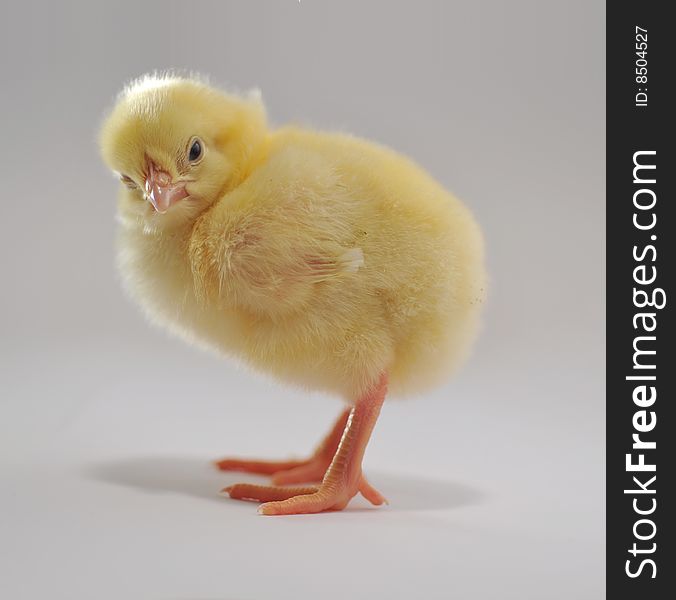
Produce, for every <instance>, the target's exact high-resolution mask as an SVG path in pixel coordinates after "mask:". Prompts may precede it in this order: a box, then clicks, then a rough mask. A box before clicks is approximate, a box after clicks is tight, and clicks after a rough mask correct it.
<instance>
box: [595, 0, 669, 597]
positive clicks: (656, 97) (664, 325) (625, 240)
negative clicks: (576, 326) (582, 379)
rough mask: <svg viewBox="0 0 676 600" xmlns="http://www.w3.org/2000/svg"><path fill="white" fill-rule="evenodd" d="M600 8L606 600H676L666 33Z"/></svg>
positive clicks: (665, 26) (649, 19) (652, 6)
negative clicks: (603, 32)
mask: <svg viewBox="0 0 676 600" xmlns="http://www.w3.org/2000/svg"><path fill="white" fill-rule="evenodd" d="M668 8H669V4H668V3H664V2H624V1H621V2H609V3H607V11H608V18H607V58H606V60H607V109H608V113H607V205H606V206H607V219H608V220H607V224H608V227H607V275H608V279H607V489H606V493H607V499H606V502H607V566H606V574H607V590H608V593H607V597H608V598H613V599H615V598H632V599H639V598H640V599H641V600H650V599H653V598H674V597H676V585H675V584H676V575H675V573H676V552H674V546H675V544H676V535H675V532H674V517H673V513H674V512H676V500H675V492H674V490H676V468H675V464H676V460H675V459H676V421H675V420H674V412H675V411H674V406H675V405H676V397H675V394H674V387H675V386H674V381H675V380H676V352H674V350H673V344H674V342H676V336H675V332H674V318H673V310H672V304H675V303H676V290H675V289H674V285H673V281H674V272H675V271H676V247H675V246H676V243H675V239H676V223H675V222H674V221H673V219H672V213H673V211H672V204H673V203H674V202H676V194H675V193H674V178H675V177H676V174H675V171H676V156H675V153H674V144H675V143H676V139H675V138H674V122H676V119H675V118H674V108H675V106H676V100H675V99H674V97H673V95H672V92H671V89H673V87H674V86H673V84H674V82H676V73H675V69H674V67H673V59H674V58H675V54H676V53H675V52H674V46H673V44H674V40H675V39H676V36H675V35H674V30H673V24H672V23H671V20H670V19H669V18H668V16H667V11H668Z"/></svg>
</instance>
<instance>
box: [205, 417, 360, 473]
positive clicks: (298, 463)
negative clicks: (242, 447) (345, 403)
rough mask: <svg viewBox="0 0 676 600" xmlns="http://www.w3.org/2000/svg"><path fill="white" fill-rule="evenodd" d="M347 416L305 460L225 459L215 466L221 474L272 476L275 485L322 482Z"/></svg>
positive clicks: (339, 419)
mask: <svg viewBox="0 0 676 600" xmlns="http://www.w3.org/2000/svg"><path fill="white" fill-rule="evenodd" d="M349 416H350V409H346V410H345V411H343V413H342V414H341V415H340V417H338V420H337V421H336V422H335V424H334V426H333V428H332V429H331V431H330V432H329V434H328V435H327V436H326V437H325V438H324V440H322V443H321V444H320V445H319V446H318V447H317V449H316V450H315V452H314V453H313V455H312V456H311V457H310V458H309V459H307V460H286V461H274V460H247V459H236V458H226V459H224V460H220V461H218V462H217V463H216V466H217V467H218V468H219V469H220V470H221V471H243V472H245V473H256V474H258V475H272V476H273V477H272V482H273V483H275V484H277V485H282V484H287V483H303V482H308V481H321V480H322V477H324V474H325V473H326V470H327V469H328V468H329V465H330V464H331V459H332V458H333V455H334V454H335V453H336V449H337V448H338V444H339V443H340V438H341V436H342V434H343V430H344V429H345V424H346V423H347V419H348V417H349Z"/></svg>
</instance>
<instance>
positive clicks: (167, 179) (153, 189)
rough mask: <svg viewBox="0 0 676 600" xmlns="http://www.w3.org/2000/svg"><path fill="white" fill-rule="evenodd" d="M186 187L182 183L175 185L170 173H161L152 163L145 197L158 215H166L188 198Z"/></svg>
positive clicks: (149, 167)
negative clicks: (176, 204) (171, 208)
mask: <svg viewBox="0 0 676 600" xmlns="http://www.w3.org/2000/svg"><path fill="white" fill-rule="evenodd" d="M185 185H186V184H185V183H184V182H180V181H179V182H177V183H173V182H172V179H171V175H169V173H166V172H165V171H160V170H159V169H158V168H157V167H156V166H155V165H154V164H153V163H152V162H151V163H149V164H148V177H147V178H146V182H145V195H146V198H147V199H148V200H149V201H150V203H151V204H152V205H153V207H154V208H155V210H156V211H157V212H158V213H162V214H164V213H165V212H167V211H168V210H169V208H170V207H171V206H173V205H174V204H175V203H176V202H178V201H179V200H182V199H183V198H185V197H186V196H188V191H187V190H186V189H185Z"/></svg>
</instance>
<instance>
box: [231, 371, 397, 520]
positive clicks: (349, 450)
mask: <svg viewBox="0 0 676 600" xmlns="http://www.w3.org/2000/svg"><path fill="white" fill-rule="evenodd" d="M386 391H387V377H386V376H385V375H383V376H382V377H381V378H380V380H379V381H378V383H377V384H376V385H375V386H374V387H373V388H371V389H370V390H368V391H367V392H366V393H365V394H364V395H363V396H362V397H360V398H359V399H358V400H357V401H356V403H355V405H354V407H353V408H352V409H351V410H349V411H345V413H343V415H341V418H340V419H338V422H337V423H336V425H335V426H334V428H333V430H332V432H331V433H330V434H329V435H328V436H327V438H326V439H325V440H324V442H323V443H322V445H321V446H320V447H319V448H318V449H317V451H316V452H315V454H314V455H313V457H312V458H311V459H309V460H307V461H290V462H268V461H242V460H231V459H228V460H224V461H221V462H219V463H218V466H219V468H221V469H223V470H238V471H247V472H250V473H259V474H266V475H270V474H272V475H273V481H274V483H277V484H282V483H300V482H305V481H312V480H315V479H320V478H321V476H320V473H323V472H324V471H326V473H325V474H324V477H323V479H322V481H321V483H320V484H319V485H318V486H307V487H282V486H281V485H271V486H265V485H252V484H247V483H238V484H235V485H232V486H229V487H227V488H225V489H224V490H223V491H224V492H226V493H228V494H229V495H230V497H231V498H236V499H242V500H256V501H258V502H263V504H261V506H260V507H259V508H258V512H260V513H261V514H264V515H293V514H301V513H318V512H322V511H325V510H342V509H343V508H345V507H346V506H347V504H348V502H349V501H350V500H351V499H352V498H353V497H354V496H355V495H356V494H357V493H358V492H359V493H361V494H362V496H364V497H365V498H366V499H367V500H368V501H369V502H371V503H372V504H375V505H377V506H378V505H381V504H383V503H385V502H386V500H385V498H384V497H383V496H382V494H380V492H378V490H376V489H375V488H374V487H373V486H372V485H371V484H370V483H369V482H368V481H367V480H366V478H365V477H364V476H363V475H362V472H361V463H362V459H363V457H364V452H365V450H366V445H367V443H368V441H369V438H370V437H371V432H372V431H373V427H374V426H375V423H376V420H377V419H378V415H379V414H380V408H381V406H382V404H383V401H384V399H385V393H386ZM329 456H330V457H332V459H331V460H330V465H329V467H328V469H326V466H325V465H326V464H327V459H328V457H329Z"/></svg>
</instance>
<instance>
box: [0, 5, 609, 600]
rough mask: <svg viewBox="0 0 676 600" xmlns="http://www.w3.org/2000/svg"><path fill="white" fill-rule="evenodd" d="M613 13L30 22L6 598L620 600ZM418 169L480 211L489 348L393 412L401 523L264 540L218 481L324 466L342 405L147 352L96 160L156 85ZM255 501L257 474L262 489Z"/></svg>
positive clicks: (13, 124) (12, 279) (0, 240)
mask: <svg viewBox="0 0 676 600" xmlns="http://www.w3.org/2000/svg"><path fill="white" fill-rule="evenodd" d="M604 18H605V14H604V3H603V2H583V1H581V0H580V1H572V2H571V1H569V2H542V1H536V0H532V1H524V0H516V1H513V2H499V1H497V0H495V1H491V2H485V1H484V2H476V1H462V2H386V1H382V2H357V1H350V2H346V1H341V2H315V1H311V0H303V1H302V2H301V3H299V2H297V1H295V0H284V1H282V0H280V1H275V2H272V1H270V2H245V1H241V2H213V3H211V2H196V3H191V2H186V1H184V0H182V1H179V2H157V3H155V2H138V3H137V2H134V3H131V2H130V3H124V2H109V3H105V4H103V3H98V2H88V3H85V2H81V3H59V2H44V3H39V4H36V3H30V2H26V3H21V4H18V3H15V4H13V5H12V7H11V8H5V16H4V17H3V19H2V22H1V23H0V29H1V30H2V31H1V32H0V33H1V35H0V44H1V46H2V49H1V52H0V64H1V66H2V80H3V82H2V94H1V96H0V115H1V118H2V125H1V127H2V130H1V133H2V138H1V139H2V140H3V143H2V144H0V164H1V165H2V178H1V179H2V186H3V194H2V196H3V201H2V218H1V220H0V230H1V235H0V265H1V274H2V294H1V295H0V336H1V338H0V353H1V360H2V363H1V364H2V369H1V372H0V396H1V400H0V469H1V473H0V475H1V478H2V484H1V486H0V515H1V517H0V518H1V520H2V535H0V595H2V596H3V597H7V598H13V599H14V600H21V599H24V598H26V599H28V598H31V599H32V598H41V597H49V598H54V599H60V598H63V599H74V598H93V597H95V598H97V599H100V600H107V599H108V598H110V599H119V598H130V599H133V598H166V599H178V598H182V599H192V600H216V599H221V600H224V599H234V598H236V599H259V598H260V599H265V598H270V597H271V596H272V594H275V595H276V597H278V598H309V597H311V596H313V595H319V597H321V598H326V599H332V598H343V597H346V596H349V597H354V598H366V597H370V598H410V597H424V598H449V597H455V598H462V599H463V600H471V599H475V598H477V599H478V598H501V599H502V600H507V599H511V598H514V599H519V600H523V599H529V598H534V599H538V600H545V599H550V598H551V599H554V598H557V599H558V598H561V599H563V598H566V599H568V598H576V599H591V598H601V597H602V596H603V595H604V583H603V579H604V574H603V569H604V540H603V535H604V513H603V488H604V470H603V448H604V436H605V433H604V424H603V418H604V384H603V368H604V354H603V340H604V333H603V325H602V322H603V318H604V314H603V297H602V296H603V285H604V283H603V267H604V257H603V256H602V248H603V245H604V224H603V221H604V168H605V164H604V160H605V158H604V133H605V131H604V128H605V112H604V110H605V108H604V101H605V98H604V93H605V92H604V87H605V73H604V58H605V56H604V53H605V50H604V44H605V40H604ZM167 67H175V68H187V69H193V70H197V71H200V72H203V73H208V74H209V75H210V76H211V78H212V81H214V82H215V83H217V84H220V85H225V86H229V87H231V88H235V89H248V88H251V87H260V88H261V89H262V91H263V97H264V99H265V101H266V104H267V106H268V109H269V114H270V118H271V120H272V121H273V122H274V123H278V124H282V123H286V122H288V121H296V122H299V123H306V124H308V125H312V126H318V127H322V128H333V129H343V130H347V131H351V132H353V133H355V134H358V135H361V136H364V137H368V138H372V139H374V140H377V141H380V142H383V143H385V144H388V145H391V146H393V147H394V148H396V149H398V150H399V151H401V152H404V153H406V154H408V155H410V156H411V157H413V158H414V159H415V160H417V161H418V162H419V163H421V164H422V165H424V166H425V167H426V168H427V169H429V170H430V171H431V172H432V173H433V174H434V175H435V176H436V177H437V178H438V179H439V180H440V181H442V182H443V183H444V184H445V185H447V186H448V187H449V188H450V189H451V190H453V191H454V192H455V193H456V194H457V195H458V196H460V197H461V198H463V199H464V201H465V202H466V203H467V204H468V205H469V206H470V207H471V208H472V209H473V211H474V212H475V214H476V216H477V218H478V220H479V221H480V223H481V224H482V226H483V228H484V231H485V235H486V240H487V247H488V261H489V268H490V272H491V293H490V301H489V303H488V307H487V311H486V316H485V326H484V333H483V336H482V338H481V340H480V342H479V344H478V345H477V348H476V351H475V353H474V357H473V359H472V361H471V362H470V363H469V364H468V366H467V368H466V369H465V370H464V371H463V372H462V374H460V375H459V376H458V377H456V378H455V379H454V380H453V381H450V382H449V383H448V384H446V385H445V386H443V387H442V388H439V389H438V390H436V391H435V392H434V393H431V394H428V395H426V396H425V397H423V398H420V399H415V400H408V401H401V402H399V401H395V402H391V403H388V404H387V405H386V406H385V409H384V410H383V414H382V417H381V420H380V422H379V423H378V426H377V428H376V431H375V434H374V438H373V440H372V443H371V445H370V446H369V450H368V452H367V456H366V462H365V469H366V472H367V473H368V474H369V476H370V478H371V479H372V480H373V482H374V483H375V484H376V485H377V486H378V487H380V488H381V490H382V491H383V492H384V493H385V494H386V495H387V496H388V497H389V499H390V502H391V505H390V506H389V507H385V508H381V509H375V510H372V509H371V508H370V507H368V506H367V505H366V504H365V502H363V501H361V500H356V501H355V502H354V503H353V504H352V505H351V507H350V509H349V510H348V511H346V512H344V513H336V514H325V515H315V516H304V517H290V518H263V517H259V516H257V515H256V513H255V505H252V504H248V503H237V502H234V501H228V500H226V499H223V498H221V497H219V496H218V495H217V494H216V492H217V491H218V490H219V489H220V488H221V487H223V486H224V485H226V484H228V483H232V482H233V481H236V480H239V479H242V478H241V477H237V476H231V475H226V474H219V473H215V472H213V471H211V470H210V469H209V468H208V460H209V459H212V458H216V457H218V456H221V455H225V454H242V455H258V456H263V457H267V456H269V457H283V456H287V455H290V454H297V455H303V454H305V453H307V452H308V451H309V450H310V449H311V447H312V445H313V444H314V443H315V442H316V441H317V440H318V439H319V438H320V436H321V435H322V434H323V433H324V431H325V430H326V429H328V427H329V423H330V422H331V419H332V418H333V417H334V416H335V415H336V414H337V413H338V411H339V409H340V405H339V403H338V402H337V401H336V400H335V399H330V398H323V397H319V396H317V395H316V394H306V393H304V392H302V391H298V390H294V389H288V388H284V387H280V386H278V385H276V384H275V383H274V382H271V381H269V380H266V379H262V378H260V377H258V376H254V375H252V374H250V373H247V372H244V371H241V370H239V369H238V368H237V367H236V366H234V365H231V364H228V363H227V362H225V361H222V360H220V359H218V358H216V357H213V356H209V355H205V354H202V353H200V352H199V351H197V350H195V349H192V348H189V347H187V346H185V345H184V344H182V343H181V342H179V341H176V340H173V339H170V338H168V337H167V336H165V334H164V333H163V332H161V331H157V330H154V329H152V328H151V327H149V326H147V325H146V324H145V323H144V321H143V319H142V317H141V316H140V315H139V313H138V311H137V310H136V309H135V307H133V306H132V305H130V304H129V303H128V302H127V301H126V299H125V298H124V297H123V295H122V293H121V291H120V289H119V286H118V283H117V280H116V276H115V273H114V269H113V235H114V227H115V224H114V218H113V216H114V196H115V189H116V182H115V181H114V179H113V178H112V177H111V176H110V175H109V174H108V173H107V172H106V170H105V169H104V167H103V166H102V164H101V163H100V160H99V157H98V153H97V148H96V145H95V136H96V131H97V128H98V125H99V123H100V121H101V118H102V116H103V114H104V110H105V109H106V107H108V106H110V104H111V102H112V101H113V98H114V95H115V93H116V92H117V91H118V90H119V89H120V87H121V86H122V85H123V84H124V82H125V81H127V80H128V79H129V78H131V77H134V76H137V75H139V74H141V73H144V72H146V71H150V70H153V69H156V68H167ZM244 479H247V480H252V481H253V480H255V478H246V477H244Z"/></svg>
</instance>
